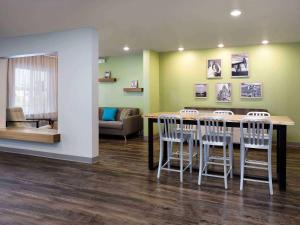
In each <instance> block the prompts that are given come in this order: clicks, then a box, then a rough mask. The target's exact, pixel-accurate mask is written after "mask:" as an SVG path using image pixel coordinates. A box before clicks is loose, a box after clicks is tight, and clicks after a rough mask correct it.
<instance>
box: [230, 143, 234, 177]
mask: <svg viewBox="0 0 300 225" xmlns="http://www.w3.org/2000/svg"><path fill="white" fill-rule="evenodd" d="M233 161H234V157H233V143H232V139H231V140H230V143H229V162H230V178H233Z"/></svg>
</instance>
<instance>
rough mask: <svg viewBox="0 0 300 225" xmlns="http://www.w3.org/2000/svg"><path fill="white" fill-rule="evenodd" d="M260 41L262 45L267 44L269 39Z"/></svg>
mask: <svg viewBox="0 0 300 225" xmlns="http://www.w3.org/2000/svg"><path fill="white" fill-rule="evenodd" d="M261 43H262V44H263V45H267V44H269V41H268V40H263V41H262V42H261Z"/></svg>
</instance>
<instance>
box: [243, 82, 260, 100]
mask: <svg viewBox="0 0 300 225" xmlns="http://www.w3.org/2000/svg"><path fill="white" fill-rule="evenodd" d="M262 97H263V86H262V83H241V98H262Z"/></svg>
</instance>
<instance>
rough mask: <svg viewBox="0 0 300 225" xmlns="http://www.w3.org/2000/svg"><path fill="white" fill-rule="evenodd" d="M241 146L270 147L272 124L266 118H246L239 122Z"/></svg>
mask: <svg viewBox="0 0 300 225" xmlns="http://www.w3.org/2000/svg"><path fill="white" fill-rule="evenodd" d="M240 129H241V144H242V145H245V146H246V147H247V148H269V147H272V133H273V124H272V121H271V120H270V118H268V117H254V116H246V117H244V118H243V119H242V120H241V123H240Z"/></svg>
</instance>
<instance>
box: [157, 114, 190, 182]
mask: <svg viewBox="0 0 300 225" xmlns="http://www.w3.org/2000/svg"><path fill="white" fill-rule="evenodd" d="M178 121H179V124H178ZM178 125H179V129H178ZM183 130H184V125H183V120H182V117H181V116H178V115H161V116H159V117H158V131H159V138H160V154H159V165H158V172H157V179H159V178H160V174H161V170H168V171H174V172H179V173H180V182H182V181H183V172H184V171H185V170H186V169H187V168H190V173H192V165H193V136H192V134H191V133H184V132H183ZM185 141H187V142H188V144H189V148H188V153H184V151H183V143H184V142H185ZM164 142H167V147H168V149H167V150H168V153H167V154H168V155H167V161H166V162H165V163H164V164H163V143H164ZM173 143H178V144H179V152H178V153H176V152H175V153H174V152H173ZM176 155H177V157H174V156H176ZM186 155H187V156H188V159H185V158H184V156H186ZM172 160H179V162H180V166H179V170H177V169H171V161H172ZM186 161H187V162H188V164H187V165H186V166H185V167H184V165H183V163H184V162H186Z"/></svg>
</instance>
